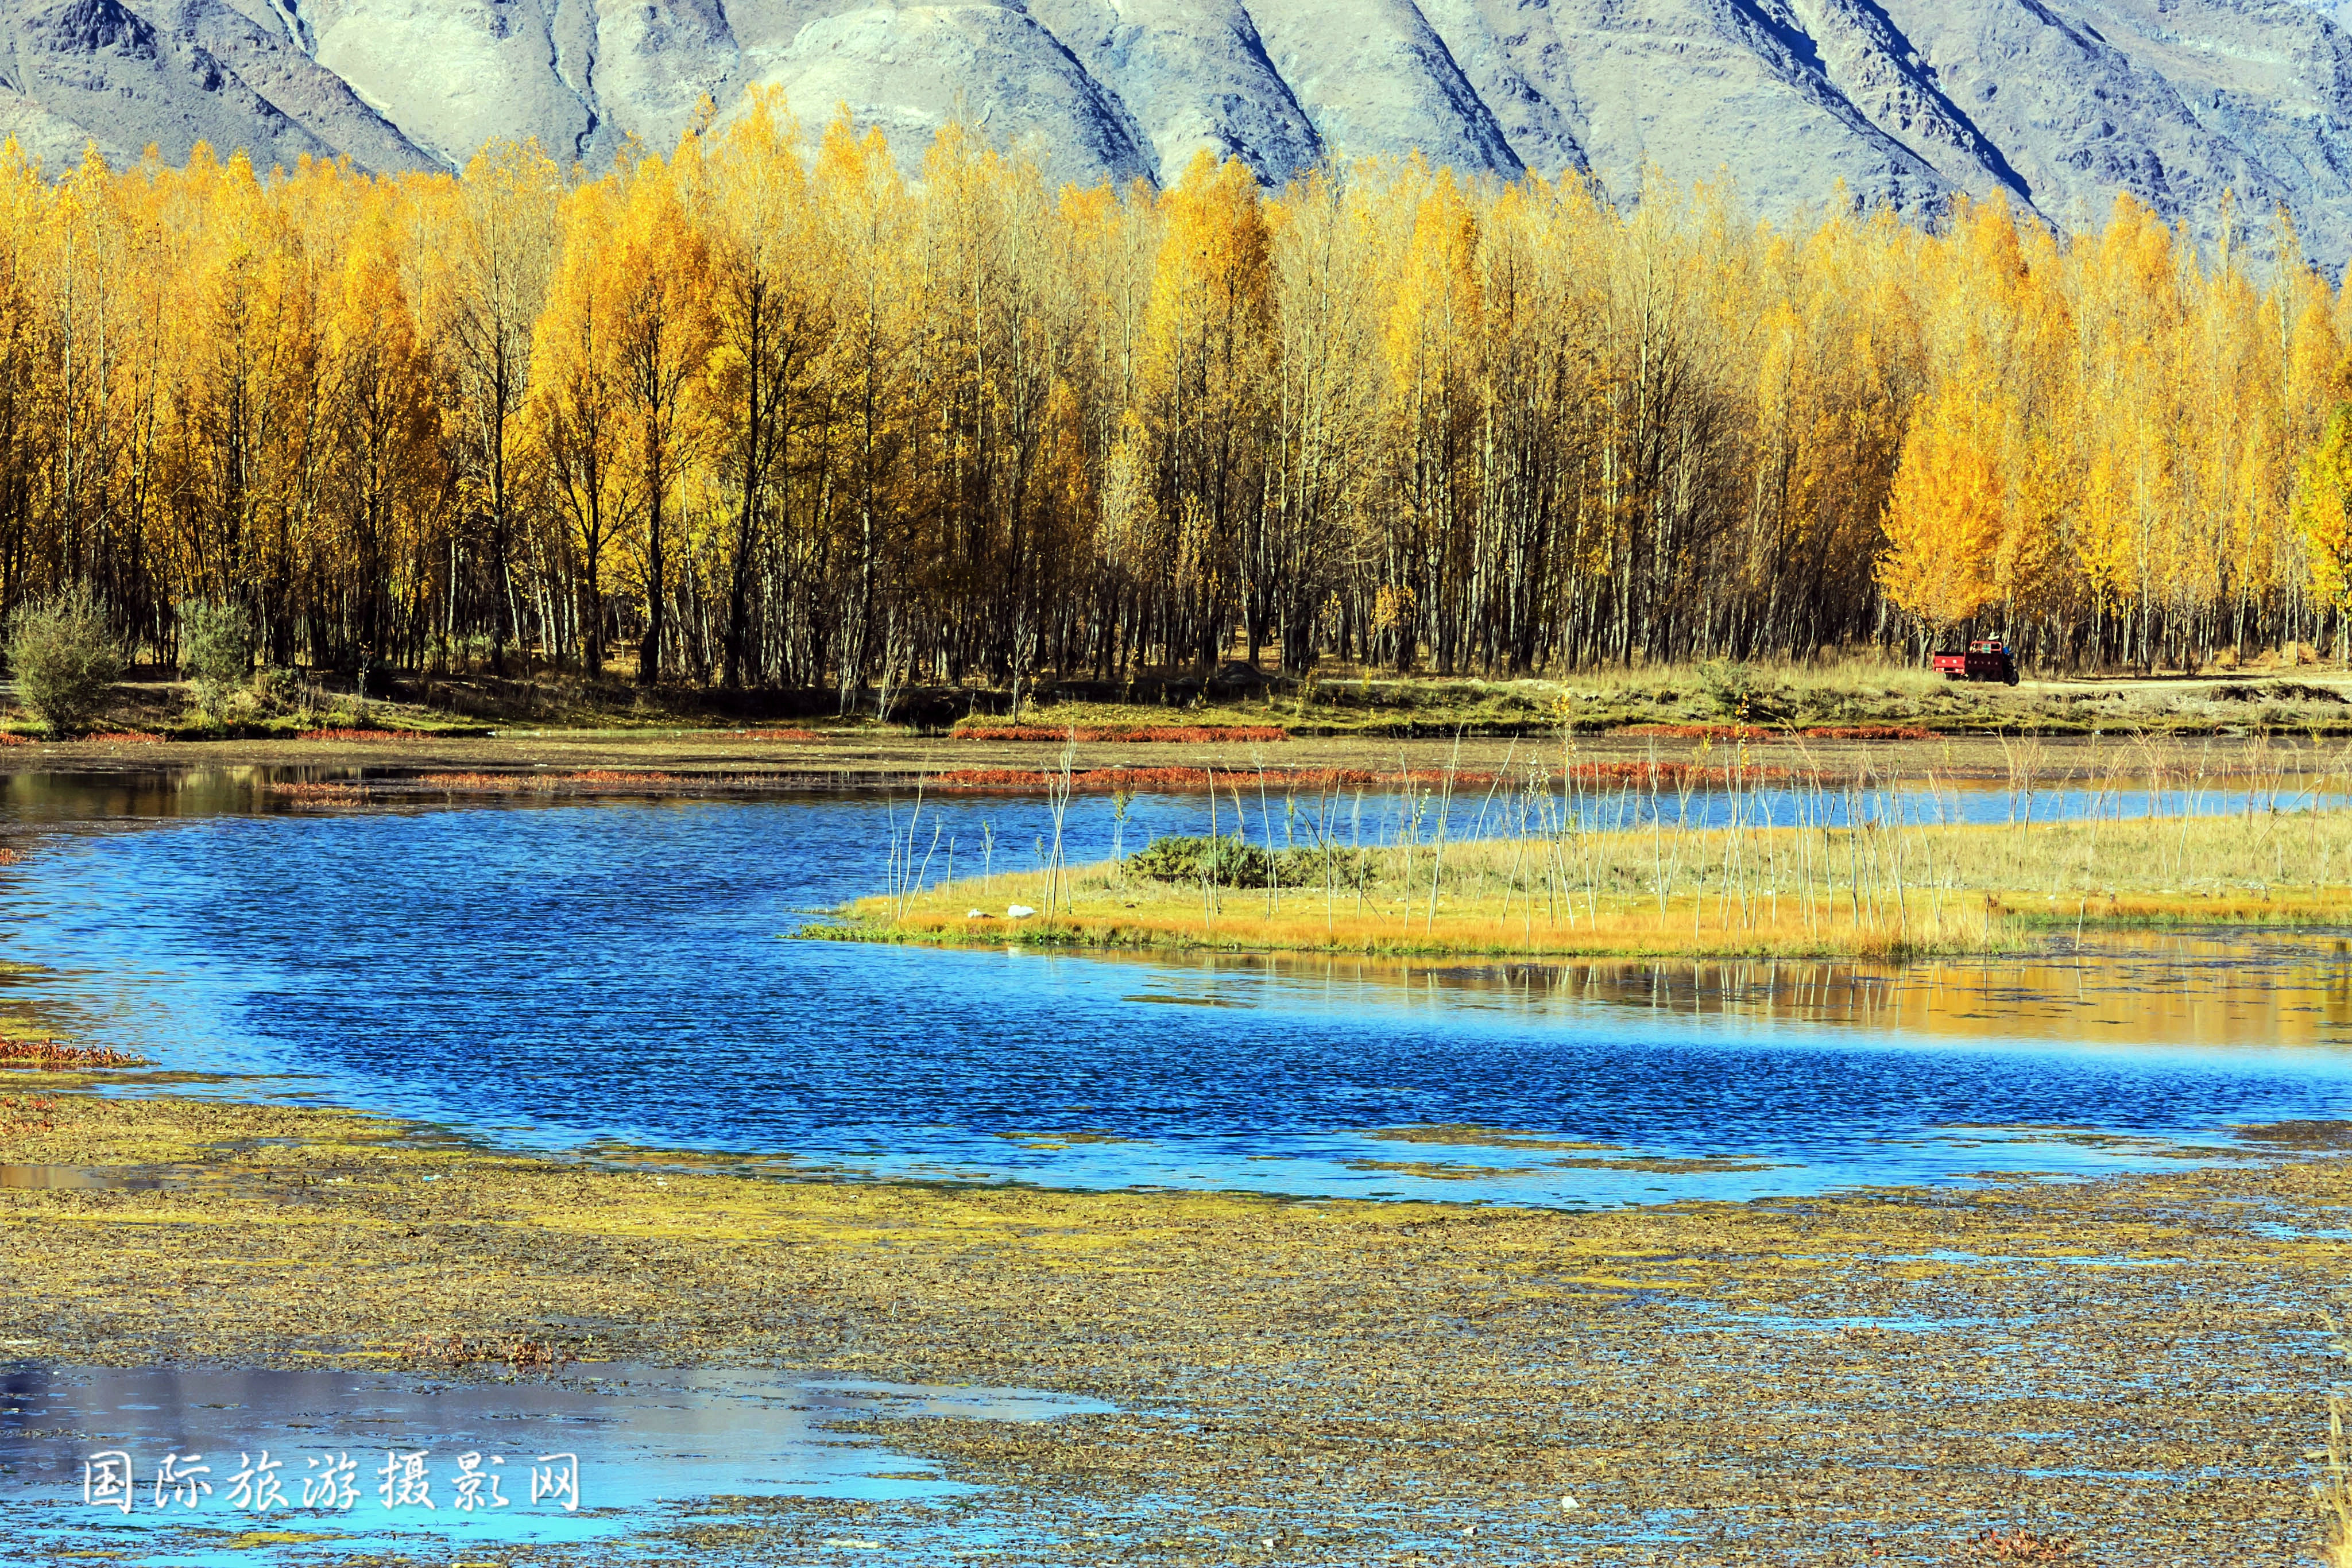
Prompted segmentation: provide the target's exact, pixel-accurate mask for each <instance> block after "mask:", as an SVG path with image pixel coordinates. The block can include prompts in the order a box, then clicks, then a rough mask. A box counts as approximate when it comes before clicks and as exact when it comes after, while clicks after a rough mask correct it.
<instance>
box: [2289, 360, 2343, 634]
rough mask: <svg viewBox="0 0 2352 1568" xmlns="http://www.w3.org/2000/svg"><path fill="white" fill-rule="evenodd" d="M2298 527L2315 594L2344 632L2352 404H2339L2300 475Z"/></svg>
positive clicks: (2296, 492)
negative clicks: (2335, 617)
mask: <svg viewBox="0 0 2352 1568" xmlns="http://www.w3.org/2000/svg"><path fill="white" fill-rule="evenodd" d="M2294 526H2295V530H2296V532H2297V533H2299V534H2300V535H2302V538H2303V548H2304V551H2305V559H2306V560H2307V561H2308V562H2309V565H2310V572H2311V591H2312V593H2313V594H2314V595H2315V597H2316V598H2317V599H2318V600H2319V601H2320V602H2321V603H2323V604H2326V606H2328V607H2329V608H2330V609H2332V610H2334V611H2335V612H2336V614H2337V616H2338V620H2337V626H2338V627H2339V629H2340V628H2342V627H2344V626H2345V625H2346V624H2347V622H2346V621H2345V619H2344V617H2345V616H2346V615H2347V612H2352V402H2339V403H2337V404H2336V412H2335V413H2333V414H2332V415H2330V416H2329V417H2328V421H2327V427H2326V430H2325V431H2323V432H2322V433H2321V434H2320V438H2319V444H2317V445H2316V446H2315V447H2313V448H2312V449H2311V451H2310V452H2309V453H2308V454H2306V455H2305V457H2304V460H2303V462H2302V464H2301V465H2299V466H2298V467H2297V469H2296V471H2295V486H2294ZM2339 634H2341V633H2340V632H2339Z"/></svg>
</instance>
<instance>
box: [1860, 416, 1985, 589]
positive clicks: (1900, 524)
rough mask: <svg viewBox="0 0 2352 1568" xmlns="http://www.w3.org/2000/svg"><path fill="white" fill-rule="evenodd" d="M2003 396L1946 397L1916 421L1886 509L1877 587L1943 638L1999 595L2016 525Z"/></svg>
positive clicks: (1906, 443) (1896, 470)
mask: <svg viewBox="0 0 2352 1568" xmlns="http://www.w3.org/2000/svg"><path fill="white" fill-rule="evenodd" d="M2006 423H2007V411H2006V410H2005V409H2004V408H2003V407H2002V406H2001V401H2000V398H1999V397H1998V396H1997V395H1993V394H1989V393H1987V392H1982V391H1979V390H1976V389H1973V388H1969V387H1965V386H1960V385H1957V384H1955V385H1947V386H1945V387H1943V388H1942V389H1940V390H1939V391H1938V392H1937V393H1936V394H1935V396H1934V397H1933V398H1931V399H1930V400H1929V401H1928V402H1927V405H1926V406H1925V407H1923V408H1922V409H1921V410H1920V411H1919V413H1917V415H1916V417H1915V418H1914V420H1913V423H1912V426H1911V433H1910V436H1909V439H1908V440H1906V442H1905V443H1904V447H1903V460H1902V463H1901V464H1900V465H1899V466H1898V467H1897V468H1896V469H1895V484H1894V487H1893V489H1892V491H1891V492H1890V493H1889V495H1888V497H1887V503H1886V549H1885V554H1884V555H1882V556H1881V557H1880V558H1879V563H1878V581H1879V585H1880V587H1882V588H1883V589H1885V592H1886V596H1887V598H1888V599H1890V600H1892V601H1894V603H1895V606H1896V608H1898V609H1900V610H1901V611H1903V612H1904V613H1906V615H1911V616H1914V617H1916V619H1918V620H1919V621H1921V622H1925V623H1926V624H1927V626H1929V627H1931V628H1933V629H1935V630H1937V631H1938V632H1941V631H1945V630H1948V629H1949V628H1951V627H1953V626H1957V625H1958V624H1959V623H1961V622H1965V621H1969V620H1971V619H1973V618H1974V617H1975V616H1976V615H1977V614H1978V613H1979V612H1981V611H1982V610H1983V609H1984V608H1985V607H1986V606H1987V605H1988V604H1990V603H1992V602H1993V601H1995V600H1996V599H1998V598H1999V597H2000V587H2001V585H2000V578H1999V573H1998V570H1997V561H1998V556H1999V553H2000V542H2001V536H2002V533H2003V531H2004V528H2005V525H2006V523H2007V520H2008V516H2009V494H2008V491H2009V486H2008V477H2007V475H2006V472H2005V468H2006V458H2007V453H2006V451H2005V441H2004V434H2005V432H2004V427H2005V425H2006Z"/></svg>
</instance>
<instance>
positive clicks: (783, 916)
mask: <svg viewBox="0 0 2352 1568" xmlns="http://www.w3.org/2000/svg"><path fill="white" fill-rule="evenodd" d="M1978 795H1989V798H1990V802H1991V803H1990V804H1989V805H1980V806H1979V807H1972V808H1971V809H1970V810H1969V811H1967V812H1965V813H1963V814H1966V815H1971V816H1976V815H1981V816H1985V817H1997V816H1998V814H1999V812H2000V809H2001V808H2000V794H1999V792H1982V791H1979V792H1974V793H1973V794H1964V795H1962V796H1959V797H1953V798H1954V799H1962V800H1976V798H1977V796H1978ZM2221 799H2222V798H2221V797H2220V796H2218V795H2215V796H2213V797H2212V800H2216V801H2218V800H2221ZM1247 803H1248V804H1249V805H1250V806H1251V807H1252V808H1253V814H1255V805H1256V802H1255V800H1250V801H1248V802H1247ZM1913 804H1914V806H1915V807H1916V802H1914V803H1913ZM1393 806H1394V803H1393V802H1383V801H1368V803H1367V807H1366V810H1367V811H1368V812H1370V811H1372V810H1392V809H1393ZM265 808H266V798H264V797H262V796H260V795H258V794H257V792H256V790H255V789H254V778H253V776H251V775H248V774H236V773H226V774H210V775H199V776H192V777H188V778H184V779H178V780H173V781H163V782H158V781H154V780H149V781H146V782H143V783H134V784H126V783H123V782H121V781H89V780H69V779H17V780H15V781H13V782H12V783H11V784H10V785H8V786H7V789H6V792H5V796H0V810H5V811H6V812H8V813H9V814H10V815H11V816H13V817H14V818H15V819H16V821H18V822H19V823H21V824H22V825H23V826H24V827H25V828H26V829H27V830H29V831H32V832H33V833H34V843H35V844H36V846H37V853H36V854H35V856H34V857H32V858H30V859H28V860H27V862H26V864H25V866H24V868H23V869H22V870H21V871H20V872H18V873H16V887H15V890H14V896H13V897H12V898H11V900H10V902H9V905H8V911H9V918H8V928H7V940H6V948H5V950H6V951H7V953H8V954H9V955H10V956H15V957H18V958H21V959H23V960H25V961H27V962H30V963H33V964H37V965H40V966H44V967H47V969H48V970H49V971H50V973H48V974H47V975H42V976H37V977H30V978H27V979H25V980H21V981H18V982H16V991H17V994H18V995H19V996H22V997H27V998H41V999H43V1000H46V1001H49V1002H53V1003H58V1004H62V1005H64V1006H66V1007H68V1008H69V1009H73V1010H74V1012H75V1013H77V1014H78V1015H79V1018H80V1019H82V1020H84V1022H85V1023H86V1033H87V1035H88V1036H89V1038H92V1039H94V1040H99V1041H101V1042H105V1043H110V1044H115V1045H119V1046H121V1047H123V1048H126V1049H137V1050H141V1051H146V1052H147V1053H149V1054H151V1055H156V1056H159V1057H160V1058H162V1059H163V1061H164V1062H165V1063H166V1064H167V1065H169V1066H171V1067H174V1068H187V1069H199V1070H211V1071H224V1072H234V1073H246V1074H256V1075H261V1076H258V1077H256V1078H253V1079H250V1080H247V1081H246V1082H244V1083H243V1084H242V1085H241V1087H240V1092H253V1093H269V1094H278V1095H287V1096H292V1097H297V1098H313V1099H317V1100H320V1101H327V1102H334V1103H345V1104H354V1105H359V1106H363V1107H367V1108H370V1109H376V1110H382V1111H386V1112H392V1113H401V1114H404V1115H411V1116H415V1117H420V1118H425V1119H428V1120H431V1121H435V1122H437V1123H441V1124H446V1125H449V1126H452V1127H455V1128H457V1129H460V1130H463V1131H469V1132H474V1133H478V1134H484V1135H487V1136H490V1137H493V1138H495V1139H497V1140H499V1141H500V1142H504V1143H509V1144H522V1145H530V1146H538V1147H548V1148H558V1147H564V1148H568V1147H576V1146H580V1145H593V1144H595V1143H597V1142H599V1141H610V1142H614V1143H622V1144H634V1145H664V1146H688V1147H694V1148H698V1149H707V1150H719V1151H728V1152H733V1153H740V1154H743V1155H757V1156H763V1157H773V1156H780V1155H781V1156H790V1158H791V1161H792V1163H793V1168H806V1169H810V1170H812V1171H819V1170H822V1171H835V1172H841V1171H846V1172H850V1173H856V1174H864V1175H874V1176H927V1177H936V1178H944V1179H956V1180H1023V1181H1033V1182H1039V1183H1045V1184H1051V1185H1057V1186H1076V1187H1121V1186H1136V1185H1143V1186H1189V1187H1215V1188H1246V1189H1255V1190H1262V1191H1269V1192H1281V1193H1290V1194H1297V1195H1301V1196H1332V1195H1352V1196H1399V1197H1442V1198H1449V1199H1495V1200H1508V1201H1515V1202H1537V1203H1547V1204H1556V1205H1563V1206H1570V1207H1579V1206H1591V1205H1600V1204H1616V1203H1629V1202H1654V1201H1659V1200H1661V1199H1662V1198H1668V1197H1694V1196H1708V1197H1758V1196H1765V1195H1773V1194H1794V1193H1803V1192H1812V1191H1820V1190H1824V1189H1829V1188H1834V1187H1839V1186H1853V1185H1857V1184H1869V1183H1885V1182H1915V1181H1943V1180H1950V1179H1955V1178H1958V1177H1961V1176H1967V1175H1969V1174H1971V1173H1978V1172H1985V1171H1993V1170H2030V1171H2040V1172H2051V1173H2056V1174H2068V1173H2080V1172H2084V1171H2089V1170H2097V1169H2111V1168H2117V1167H2120V1166H2131V1165H2143V1164H2148V1163H2151V1162H2153V1161H2155V1160H2157V1159H2158V1158H2159V1157H2160V1150H2161V1149H2162V1148H2163V1147H2165V1146H2168V1145H2175V1144H2177V1142H2178V1141H2181V1140H2187V1141H2191V1142H2196V1141H2221V1140H2224V1139H2226V1138H2227V1136H2228V1134H2227V1131H2226V1129H2227V1127H2228V1125H2229V1124H2232V1123H2242V1122H2259V1121H2271V1120H2279V1119H2284V1118H2291V1117H2332V1116H2336V1115H2338V1114H2342V1113H2345V1112H2346V1110H2347V1107H2352V1051H2347V1049H2346V1046H2347V1043H2352V957H2347V955H2346V951H2345V945H2344V944H2343V943H2342V942H2340V941H2339V940H2337V939H2336V937H2334V936H2324V937H2318V938H2314V937H2310V936H2259V935H2257V936H2247V937H2244V938H2231V939H2228V940H2222V941H2201V940H2200V941H2191V940H2183V939H2171V938H2154V939H2147V940H2140V941H2134V942H2128V943H2122V944H2117V945H2113V946H2106V947H2101V948H2097V949H2094V950H2090V951H2085V952H2081V953H2064V954H2059V955H2055V956H2046V957H2042V958H2037V959H2035V960H2032V961H2031V962H2026V963H2017V962H2003V963H1999V964H1970V965H1955V966H1942V967H1929V968H1921V969H1914V970H1910V971H1906V972H1900V973H1886V972H1874V971H1871V970H1867V969H1864V968H1859V967H1855V966H1852V965H1843V964H1793V965H1792V964H1785V963H1784V964H1780V965H1706V966H1694V965H1689V964H1682V965H1669V966H1640V965H1570V966H1559V965H1549V966H1509V967H1498V966H1465V967H1453V968H1437V969H1427V968H1423V969H1418V970H1408V969H1404V968H1401V967H1391V966H1384V965H1380V964H1373V963H1369V962H1362V961H1353V960H1343V961H1327V960H1315V961H1293V962H1276V961H1264V960H1261V961H1247V960H1236V959H1232V958H1213V959H1212V958H1202V959H1197V960H1188V961H1168V962H1161V961H1147V960H1140V959H1131V958H1108V957H1102V956H1080V955H1070V954H1050V953H1045V952H1040V951H1034V950H1031V951H1024V950H1021V949H1019V948H1017V947H1016V948H1008V949H1004V950H990V951H973V950H962V951H932V950H924V949H915V948H904V947H885V946H852V945H838V944H831V943H824V942H817V941H806V940H795V939H793V937H792V935H791V934H792V933H793V932H794V931H795V930H796V929H798V928H799V927H800V926H801V925H803V923H804V921H805V920H806V919H807V918H808V917H809V916H810V915H812V914H814V913H815V912H818V911H820V910H822V909H824V908H825V907H828V906H830V905H833V904H837V903H838V902H840V901H842V900H844V899H846V898H849V897H852V896H856V895H858V894H865V893H868V892H872V891H874V890H875V889H876V888H877V886H878V885H879V883H880V882H881V880H882V875H883V862H884V848H883V845H884V842H885V840H886V838H887V834H888V832H889V831H890V829H889V822H890V820H891V815H892V813H893V812H894V811H895V812H896V814H897V817H898V821H900V822H901V823H903V821H904V817H905V813H906V809H907V808H906V805H905V802H904V801H903V800H901V801H899V802H898V803H897V804H895V805H892V804H889V803H886V802H885V801H883V800H878V799H864V798H855V797H842V796H829V797H824V798H802V799H766V800H729V801H687V802H676V803H656V804H648V803H643V802H635V803H620V802H614V803H605V804H574V805H541V806H486V807H477V808H467V809H446V810H444V809H434V810H398V811H383V812H374V813H366V814H331V813H320V812H309V811H289V810H268V809H265ZM1905 809H1912V808H1910V807H1906V808H1905ZM2208 809H2211V808H2210V806H2209V807H2208ZM927 810H937V811H938V812H939V813H940V824H941V827H942V832H943V837H942V840H941V847H940V851H939V855H940V860H941V862H943V861H944V857H945V856H946V854H947V853H948V849H947V840H948V839H950V838H951V839H952V840H953V842H954V854H955V864H956V869H957V870H958V872H959V873H968V872H971V871H974V870H977V869H979V867H978V863H977V862H978V861H979V859H980V849H979V846H980V845H981V843H982V839H983V824H986V835H987V836H988V837H989V838H991V839H992V842H993V846H994V847H993V850H992V852H991V857H992V861H993V863H994V864H995V865H996V866H997V867H999V868H1000V869H1002V868H1004V867H1006V866H1008V865H1009V866H1011V867H1013V868H1015V869H1025V868H1026V867H1028V866H1030V865H1033V864H1034V863H1035V848H1034V846H1035V843H1036V841H1037V840H1038V839H1039V838H1040V837H1042V836H1045V835H1047V834H1050V832H1051V831H1052V829H1051V824H1050V821H1048V819H1047V817H1046V814H1045V809H1044V807H1043V806H1042V804H1040V803H1036V802H1030V801H1020V800H1001V799H971V798H965V799H956V800H945V801H937V802H934V803H933V804H932V805H930V806H928V807H927ZM1272 810H1273V815H1274V819H1275V820H1274V823H1273V831H1274V832H1275V835H1276V837H1277V838H1278V837H1280V836H1281V833H1282V831H1283V830H1282V824H1281V821H1280V818H1281V812H1282V807H1281V803H1280V802H1279V801H1278V800H1277V801H1276V802H1275V803H1274V804H1273V808H1272ZM1473 810H1474V811H1475V807H1474V808H1473ZM1202 813H1203V807H1202V803H1201V802H1200V801H1199V800H1184V799H1177V798H1165V799H1162V798H1146V799H1144V800H1140V801H1139V802H1138V803H1137V806H1136V810H1135V813H1134V815H1133V816H1132V817H1131V818H1130V820H1129V822H1128V823H1127V826H1126V829H1125V834H1126V841H1127V844H1128V846H1129V848H1130V849H1132V848H1134V847H1136V846H1137V845H1139V843H1140V842H1142V841H1144V840H1145V839H1147V838H1148V837H1149V836H1150V834H1151V833H1152V832H1153V831H1199V828H1200V827H1201V826H1202V825H1203V822H1202ZM1465 814H1466V813H1465ZM1254 827H1255V824H1254ZM1069 831H1070V835H1071V839H1072V845H1071V853H1072V854H1073V856H1074V858H1078V859H1087V858H1093V857H1096V856H1099V855H1101V854H1105V853H1108V851H1109V848H1110V843H1111V838H1112V834H1113V831H1114V828H1113V823H1112V821H1111V812H1110V808H1109V805H1108V802H1105V801H1099V800H1080V802H1079V803H1078V804H1077V806H1076V808H1075V809H1074V811H1073V816H1072V821H1071V823H1070V825H1069ZM1457 831H1458V830H1457ZM1373 836H1374V831H1373V830H1372V828H1371V827H1370V824H1369V823H1368V824H1367V826H1366V830H1365V837H1366V838H1367V839H1368V840H1369V839H1370V838H1371V837H1373ZM923 838H924V839H925V840H926V841H928V840H929V831H928V829H926V830H925V831H924V833H923ZM943 869H944V865H943V863H936V862H935V865H934V868H933V872H934V874H935V875H936V874H938V873H940V871H942V870H943ZM1401 1129H1402V1130H1409V1131H1408V1132H1407V1134H1406V1135H1405V1136H1404V1137H1402V1138H1400V1137H1399V1136H1397V1135H1396V1134H1397V1133H1398V1131H1399V1130H1401ZM1432 1129H1438V1130H1432ZM1444 1129H1451V1130H1450V1131H1447V1130H1444ZM1482 1129H1484V1131H1482ZM1381 1134H1388V1135H1385V1136H1384V1135H1381ZM1504 1134H1508V1135H1504ZM1559 1145H1571V1146H1568V1147H1562V1146H1559ZM1575 1145H1598V1146H1575Z"/></svg>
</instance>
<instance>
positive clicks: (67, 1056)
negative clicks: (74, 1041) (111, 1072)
mask: <svg viewBox="0 0 2352 1568" xmlns="http://www.w3.org/2000/svg"><path fill="white" fill-rule="evenodd" d="M153 1065H154V1063H153V1062H152V1061H148V1060H147V1059H146V1058H145V1057H143V1056H133V1055H131V1053H130V1052H129V1051H115V1050H112V1049H111V1048H110V1047H107V1046H103V1045H61V1044H59V1043H58V1041H56V1040H0V1067H27V1068H34V1069H37V1070H40V1071H55V1070H57V1069H59V1068H74V1067H152V1066H153Z"/></svg>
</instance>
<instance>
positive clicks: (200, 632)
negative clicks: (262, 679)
mask: <svg viewBox="0 0 2352 1568" xmlns="http://www.w3.org/2000/svg"><path fill="white" fill-rule="evenodd" d="M179 609H180V670H181V673H182V674H185V675H186V676H187V677H188V678H189V679H190V680H191V681H193V682H194V683H195V687H196V707H197V709H198V710H199V711H201V712H203V713H205V714H207V715H215V716H216V715H220V714H222V713H224V712H225V710H226V708H227V706H228V699H229V694H230V693H231V692H233V691H235V690H236V688H237V687H239V686H241V685H244V684H245V678H246V676H247V674H249V673H250V672H251V671H252V669H253V636H252V633H251V632H250V631H248V630H247V625H248V623H247V620H246V615H245V611H244V609H243V608H242V607H240V606H238V605H235V604H215V603H213V602H212V601H209V600H205V599H186V600H182V601H180V607H179Z"/></svg>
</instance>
